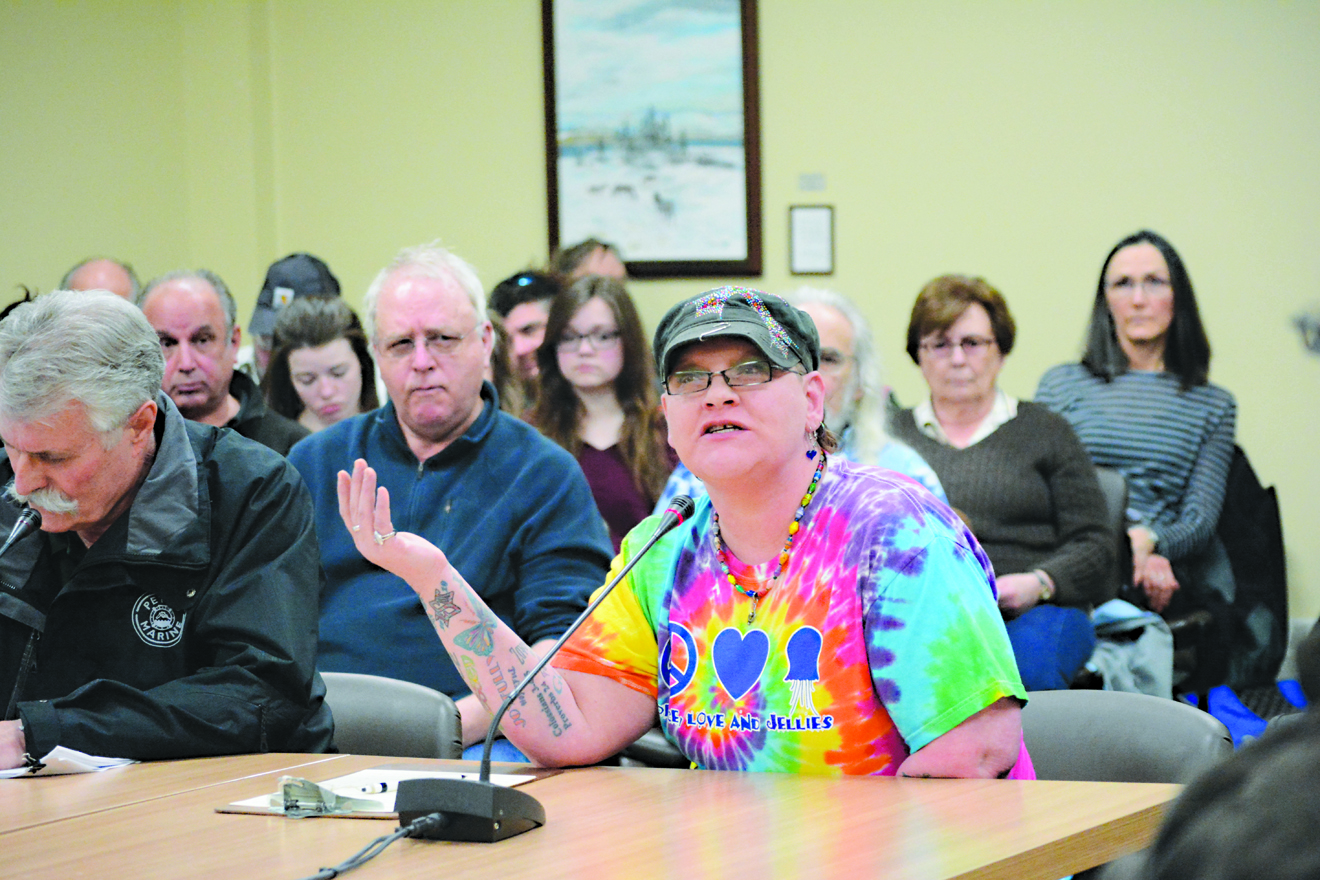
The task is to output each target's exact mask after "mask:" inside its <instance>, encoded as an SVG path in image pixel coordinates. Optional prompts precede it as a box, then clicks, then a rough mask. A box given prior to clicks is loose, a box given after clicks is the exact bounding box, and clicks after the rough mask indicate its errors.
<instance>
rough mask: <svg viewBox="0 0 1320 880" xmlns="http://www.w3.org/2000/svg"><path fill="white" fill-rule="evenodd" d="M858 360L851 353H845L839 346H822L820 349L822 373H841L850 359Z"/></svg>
mask: <svg viewBox="0 0 1320 880" xmlns="http://www.w3.org/2000/svg"><path fill="white" fill-rule="evenodd" d="M853 360H856V358H854V357H853V356H852V355H850V354H844V353H843V352H841V351H839V350H838V349H837V348H822V349H821V350H820V371H821V372H822V373H839V372H842V371H843V370H844V369H845V368H846V367H847V366H848V362H849V361H853Z"/></svg>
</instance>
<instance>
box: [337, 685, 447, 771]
mask: <svg viewBox="0 0 1320 880" xmlns="http://www.w3.org/2000/svg"><path fill="white" fill-rule="evenodd" d="M321 678H323V679H325V691H326V693H325V702H326V704H327V705H328V706H329V707H330V714H331V715H333V716H334V719H335V738H334V743H335V747H336V748H338V749H339V751H341V752H349V753H353V754H358V755H392V756H398V757H403V758H461V757H463V725H462V722H461V720H460V718H459V714H458V707H457V706H455V705H454V701H453V700H452V699H450V697H449V696H447V695H446V694H442V693H440V692H439V691H436V690H432V689H431V688H429V687H424V686H422V685H420V684H415V683H413V682H411V681H400V680H398V679H396V678H385V677H383V676H379V675H361V674H358V673H355V672H322V673H321Z"/></svg>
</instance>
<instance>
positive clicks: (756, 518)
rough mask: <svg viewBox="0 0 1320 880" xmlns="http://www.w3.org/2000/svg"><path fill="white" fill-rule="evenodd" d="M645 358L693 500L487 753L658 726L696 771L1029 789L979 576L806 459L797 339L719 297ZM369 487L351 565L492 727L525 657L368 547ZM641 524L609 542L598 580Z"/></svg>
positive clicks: (877, 492) (787, 324)
mask: <svg viewBox="0 0 1320 880" xmlns="http://www.w3.org/2000/svg"><path fill="white" fill-rule="evenodd" d="M655 352H656V361H657V367H658V368H659V370H658V371H659V373H660V375H662V376H664V377H665V389H664V390H665V394H664V396H663V397H662V398H661V399H662V406H663V408H664V411H665V416H666V419H667V422H668V426H669V435H670V442H671V444H672V445H673V446H674V448H675V449H676V450H677V451H678V453H679V455H680V457H681V458H682V459H683V461H684V462H685V463H686V464H687V465H688V466H689V467H690V468H691V469H692V471H693V472H694V473H696V474H697V475H698V476H700V477H701V478H702V479H703V480H704V481H705V483H706V486H707V488H708V490H709V498H707V499H704V500H703V501H702V502H701V503H700V504H699V505H698V507H697V510H696V513H695V515H693V516H691V517H690V518H689V519H688V520H687V521H686V522H684V523H682V524H681V525H680V526H679V527H678V528H677V529H675V530H674V531H673V532H671V533H669V534H668V535H666V536H665V537H664V538H662V539H661V540H660V542H659V543H658V544H657V545H656V546H655V548H654V549H653V550H652V551H651V552H650V553H649V554H648V555H647V556H646V557H645V558H643V559H641V560H640V561H639V563H638V564H637V566H636V567H635V568H634V569H633V570H632V571H631V572H630V573H629V574H628V575H627V577H625V578H624V580H623V581H622V582H621V583H620V585H619V586H618V587H617V588H616V589H615V590H614V592H613V593H611V594H610V595H609V596H608V597H607V598H605V600H604V602H603V603H602V604H601V606H600V607H599V608H598V609H597V610H596V612H595V613H594V614H593V616H592V617H591V618H590V619H589V620H588V621H587V623H586V624H585V625H584V626H583V627H582V628H581V629H580V630H579V631H578V632H577V633H576V634H575V635H574V636H573V637H572V638H571V639H570V641H569V643H568V644H567V646H566V647H565V649H564V651H563V652H562V653H561V654H560V655H559V656H558V657H556V658H555V661H554V668H552V669H549V670H546V671H545V672H543V673H542V674H541V675H540V676H538V678H537V679H536V680H535V681H534V682H533V683H532V685H530V686H529V688H528V690H527V692H525V693H524V698H523V700H522V701H521V702H520V703H518V704H517V705H516V706H515V708H514V709H513V710H511V711H510V713H509V715H508V716H506V718H505V721H504V724H503V730H504V732H505V734H506V735H507V736H508V737H509V739H510V740H511V741H512V742H514V743H515V744H516V745H518V746H519V747H520V748H522V749H523V751H524V752H526V753H527V754H528V755H530V756H532V757H533V759H535V760H537V761H539V762H540V763H544V764H581V763H590V762H594V761H597V760H600V759H601V758H604V757H606V756H608V755H610V754H613V753H614V752H616V751H618V750H619V749H620V748H622V747H623V746H624V745H626V744H627V743H629V742H631V741H632V739H635V738H636V737H637V736H639V735H640V734H641V733H642V732H644V731H645V730H646V729H647V728H648V727H650V726H651V725H652V724H653V723H654V722H655V720H656V716H657V709H658V712H659V718H660V722H661V724H662V726H663V728H664V730H665V733H666V735H667V736H668V737H669V738H670V739H671V740H672V741H673V742H675V743H676V744H677V745H678V747H679V748H680V749H681V750H682V751H683V753H684V754H685V755H687V756H688V757H689V758H690V759H692V761H693V762H694V764H695V765H696V766H699V767H704V768H711V769H730V770H770V771H790V772H804V773H851V774H889V775H892V774H895V773H898V774H903V775H908V776H1012V777H1026V778H1030V777H1031V776H1032V770H1031V762H1030V758H1028V757H1027V754H1026V750H1025V749H1024V748H1023V747H1022V739H1021V713H1020V706H1021V703H1022V701H1024V700H1025V698H1026V695H1025V693H1024V691H1023V688H1022V684H1021V681H1020V679H1019V678H1018V674H1017V667H1016V664H1015V663H1014V660H1013V655H1012V650H1011V648H1010V646H1009V643H1008V638H1007V635H1006V634H1005V631H1004V626H1003V623H1002V620H1001V618H1000V615H999V613H998V610H997V607H996V604H995V598H994V588H993V574H992V573H991V570H990V565H989V562H988V561H987V560H986V557H985V555H984V553H983V552H982V551H981V549H980V547H979V546H978V545H977V543H976V541H975V539H974V538H972V536H971V535H970V533H968V532H967V530H966V529H965V528H963V526H962V524H961V522H960V521H959V520H958V518H957V517H956V516H955V515H954V514H953V513H952V512H951V511H950V510H949V509H948V508H947V507H945V506H944V505H943V504H941V503H939V502H937V501H936V500H935V499H934V498H933V497H932V496H930V495H929V493H927V492H926V491H925V490H923V489H922V488H921V487H920V486H918V485H917V484H915V483H914V482H912V481H910V480H906V479H904V478H902V477H900V476H897V475H894V474H891V473H889V472H886V471H880V470H878V469H873V468H867V467H863V466H859V465H854V464H851V463H849V462H846V461H844V460H842V459H839V458H836V457H832V456H830V455H829V454H828V453H829V450H830V448H831V447H832V445H833V438H832V436H830V435H829V434H828V432H826V431H824V430H823V429H822V427H821V425H822V421H823V417H824V415H823V413H824V409H823V407H824V392H823V385H822V382H821V378H820V375H819V373H818V372H817V371H816V370H817V367H818V365H819V356H820V346H819V341H818V339H817V335H816V331H815V327H814V325H813V324H812V323H811V319H810V318H809V317H808V316H807V315H806V314H805V313H804V312H801V311H799V310H797V309H795V308H793V307H792V306H790V305H788V304H787V303H786V302H784V301H783V300H782V299H780V298H778V297H773V296H770V295H767V294H762V293H758V292H756V291H750V290H744V289H742V288H727V287H726V288H720V289H719V290H715V291H710V292H708V293H706V294H703V295H702V296H700V297H695V298H693V299H691V300H688V301H686V302H683V303H680V304H679V305H677V306H675V307H674V308H673V309H671V310H670V312H669V314H668V315H666V317H665V319H664V321H662V322H661V325H660V327H659V329H658V330H657V333H656V345H655ZM372 477H373V475H372V474H371V472H370V470H369V469H368V468H366V466H365V463H359V464H358V466H357V467H356V468H355V471H354V474H353V476H352V477H351V478H350V477H349V476H348V475H347V474H345V475H342V476H341V478H340V479H341V499H342V501H341V510H342V512H343V514H344V519H345V523H346V524H347V525H348V526H349V527H350V528H353V527H354V526H357V527H358V529H359V530H358V531H356V532H354V538H355V540H356V542H357V546H358V547H359V548H360V549H361V550H362V551H363V553H364V555H366V556H367V558H368V559H370V560H371V561H373V562H376V563H377V564H379V565H382V566H384V567H385V568H388V569H389V570H391V571H394V572H395V573H397V574H399V575H400V576H402V577H404V579H405V580H407V581H408V583H410V584H411V585H412V586H413V588H414V590H416V591H417V593H418V594H419V596H420V597H421V598H422V600H423V604H424V606H425V607H426V609H427V613H428V614H429V615H430V616H431V618H432V620H433V621H434V622H435V626H436V632H437V634H438V635H439V636H440V639H441V641H442V642H444V644H445V646H446V648H448V649H449V652H450V654H451V655H452V656H453V657H454V660H455V663H456V665H457V666H458V667H459V668H460V669H463V670H465V674H466V675H467V677H468V680H469V683H470V684H471V685H472V688H473V691H474V692H475V693H477V694H479V695H484V696H483V699H484V700H485V701H486V702H487V703H488V705H490V706H491V707H494V706H495V705H497V704H498V702H499V699H500V697H501V696H502V695H503V694H506V693H508V692H509V690H510V688H511V687H512V686H513V685H515V684H516V682H517V681H519V680H521V678H522V677H523V676H524V675H525V674H526V672H527V671H528V670H529V669H530V668H531V667H532V666H533V665H534V664H535V660H536V658H535V657H531V656H529V654H528V650H527V648H526V646H524V645H522V643H521V642H519V641H518V640H517V637H516V636H515V635H514V634H513V633H512V631H510V630H508V629H507V627H504V626H503V625H501V624H500V623H499V622H498V620H496V619H494V618H493V616H492V615H490V614H489V612H488V611H486V610H485V608H484V606H482V605H480V600H479V599H477V598H476V596H475V594H474V593H473V592H472V591H471V590H470V589H469V588H468V587H467V585H466V584H465V583H464V582H463V581H462V578H461V577H460V576H459V575H458V574H457V572H455V571H454V570H453V569H452V567H450V566H449V565H448V563H447V562H446V561H445V560H444V556H443V554H442V553H441V551H439V550H438V549H436V548H434V547H432V546H431V545H430V544H427V543H426V542H425V541H423V540H422V539H421V538H418V537H417V536H414V535H406V534H399V535H396V536H393V537H391V536H390V535H391V530H390V527H389V512H388V502H387V499H385V498H381V497H378V496H377V494H376V492H375V487H374V479H373V478H372ZM656 522H657V521H656V520H655V519H654V518H653V519H650V520H646V521H644V522H642V523H641V524H640V525H639V526H638V527H637V528H636V529H634V530H633V531H632V532H631V533H630V534H629V535H628V537H627V538H625V540H624V543H623V548H622V552H621V554H620V557H619V558H618V559H617V560H616V561H615V571H616V572H617V571H622V569H623V567H624V565H625V563H626V562H627V561H629V560H630V559H631V558H632V557H633V556H634V555H635V554H637V553H638V552H639V549H640V548H641V546H642V545H643V544H645V543H646V541H647V539H648V538H650V536H651V533H652V531H653V530H654V529H655V526H656ZM366 525H370V526H371V527H372V529H373V530H374V531H375V532H376V533H377V534H380V535H382V536H384V539H383V541H377V540H375V539H373V537H372V536H371V534H370V533H369V532H367V531H365V530H363V529H362V527H363V526H366Z"/></svg>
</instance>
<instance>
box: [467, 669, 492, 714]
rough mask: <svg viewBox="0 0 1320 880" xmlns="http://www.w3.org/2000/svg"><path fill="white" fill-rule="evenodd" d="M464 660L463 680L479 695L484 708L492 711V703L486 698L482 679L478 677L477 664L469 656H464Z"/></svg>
mask: <svg viewBox="0 0 1320 880" xmlns="http://www.w3.org/2000/svg"><path fill="white" fill-rule="evenodd" d="M462 660H463V672H462V675H463V680H464V681H465V682H467V686H468V688H469V689H470V690H471V691H472V693H474V694H476V695H477V699H478V700H479V701H480V702H481V706H482V708H484V709H485V710H486V711H487V712H489V711H491V708H490V703H489V702H488V701H487V700H486V695H485V693H483V692H482V690H481V680H480V679H479V678H477V664H475V663H473V662H472V658H471V657H468V656H464V657H463V658H462Z"/></svg>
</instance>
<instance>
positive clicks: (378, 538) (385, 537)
mask: <svg viewBox="0 0 1320 880" xmlns="http://www.w3.org/2000/svg"><path fill="white" fill-rule="evenodd" d="M371 537H372V538H373V539H375V541H376V546H377V547H379V546H380V545H381V544H384V543H385V542H386V541H388V540H389V539H390V538H393V537H394V532H393V531H390V533H389V534H388V535H382V534H381V533H380V532H372V533H371Z"/></svg>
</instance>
